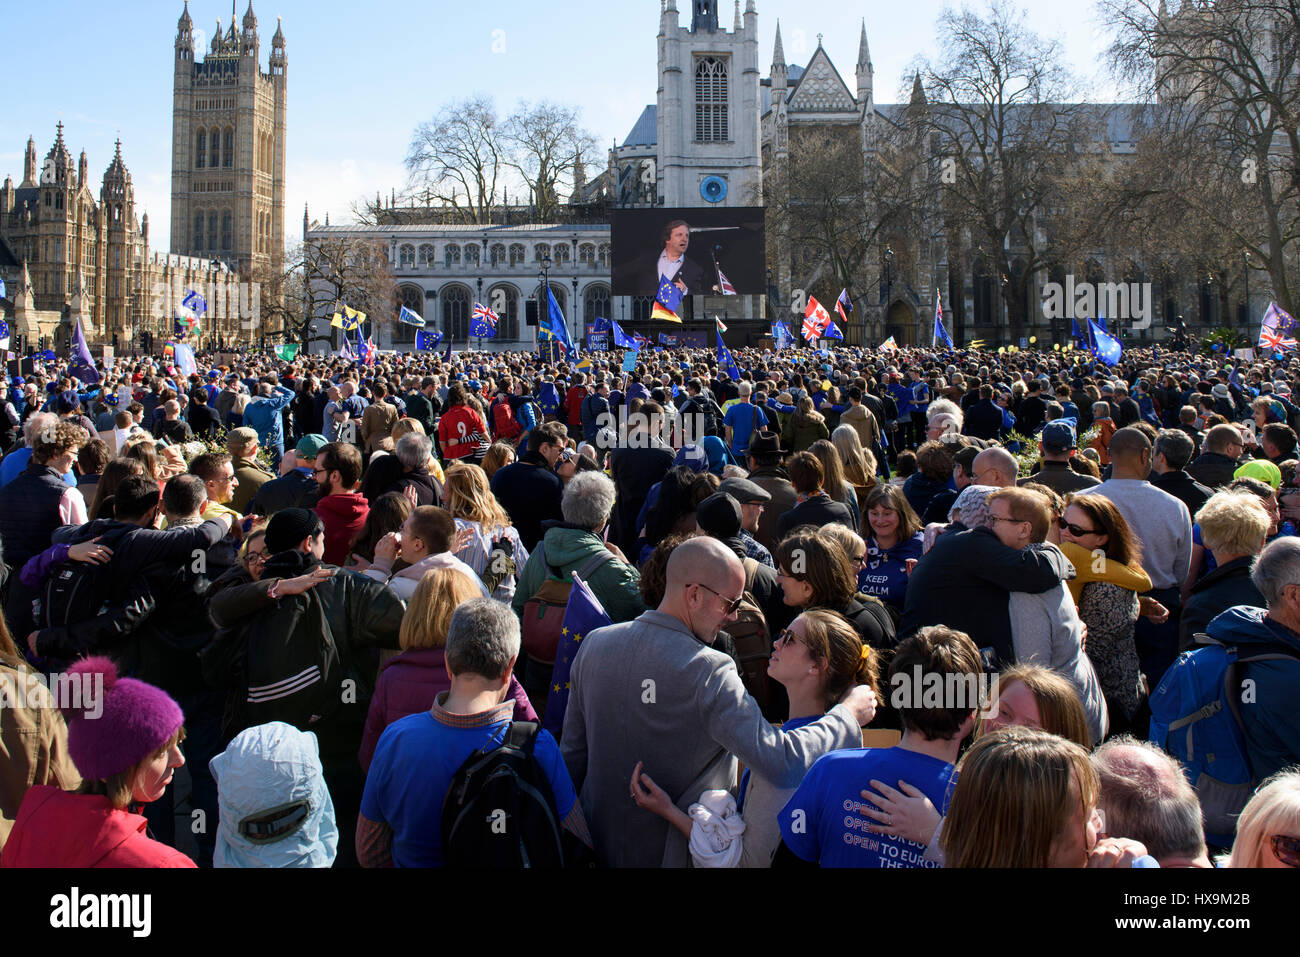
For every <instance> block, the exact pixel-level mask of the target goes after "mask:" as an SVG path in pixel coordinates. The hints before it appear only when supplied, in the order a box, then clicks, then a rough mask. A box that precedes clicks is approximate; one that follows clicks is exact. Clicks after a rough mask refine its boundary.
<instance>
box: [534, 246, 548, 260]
mask: <svg viewBox="0 0 1300 957" xmlns="http://www.w3.org/2000/svg"><path fill="white" fill-rule="evenodd" d="M550 255H551V247H550V246H549V245H547V244H546V243H538V244H537V246H536V247H535V248H534V249H533V258H534V259H535V260H536V261H537V262H541V261H542V260H543V259H546V258H547V257H548V256H550Z"/></svg>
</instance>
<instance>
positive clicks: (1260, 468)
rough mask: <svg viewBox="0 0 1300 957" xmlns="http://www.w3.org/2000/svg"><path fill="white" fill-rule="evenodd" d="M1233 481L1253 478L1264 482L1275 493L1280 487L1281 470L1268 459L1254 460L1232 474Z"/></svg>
mask: <svg viewBox="0 0 1300 957" xmlns="http://www.w3.org/2000/svg"><path fill="white" fill-rule="evenodd" d="M1232 477H1233V478H1234V479H1239V478H1253V479H1258V480H1259V481H1261V482H1265V483H1267V484H1268V485H1271V486H1272V487H1273V491H1274V492H1276V491H1277V490H1278V489H1279V488H1281V487H1282V470H1281V469H1280V468H1278V467H1277V466H1276V465H1274V464H1273V463H1272V462H1270V461H1268V459H1255V461H1253V462H1247V463H1246V464H1245V465H1243V466H1242V467H1241V468H1239V469H1237V471H1235V472H1233V473H1232Z"/></svg>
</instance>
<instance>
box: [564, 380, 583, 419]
mask: <svg viewBox="0 0 1300 957" xmlns="http://www.w3.org/2000/svg"><path fill="white" fill-rule="evenodd" d="M586 397H587V390H586V388H585V387H583V386H580V385H575V386H574V387H573V388H571V389H570V390H569V395H568V397H567V398H566V399H565V400H564V404H565V406H566V407H567V408H568V410H569V427H570V428H581V427H582V400H583V399H585V398H586Z"/></svg>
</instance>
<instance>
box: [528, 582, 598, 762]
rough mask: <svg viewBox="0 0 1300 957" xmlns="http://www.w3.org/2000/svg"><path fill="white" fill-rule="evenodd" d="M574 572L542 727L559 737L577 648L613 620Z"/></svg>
mask: <svg viewBox="0 0 1300 957" xmlns="http://www.w3.org/2000/svg"><path fill="white" fill-rule="evenodd" d="M572 575H573V591H571V592H570V593H569V604H568V606H567V607H566V608H565V609H564V622H563V624H562V625H561V626H560V644H559V646H558V647H557V648H556V649H555V670H554V671H552V672H551V687H550V691H549V693H548V694H547V696H546V717H545V719H544V720H543V721H542V727H543V728H545V729H546V730H547V731H549V732H551V734H553V735H555V736H556V737H557V738H558V737H559V736H560V732H561V731H563V730H564V712H565V711H566V710H567V709H568V707H569V693H570V691H571V690H572V689H571V687H570V683H569V675H570V673H571V672H572V671H573V659H574V658H576V657H577V656H578V648H579V646H580V645H581V644H582V642H583V640H584V639H585V638H586V637H587V636H588V635H590V634H591V633H592V632H593V631H595V630H596V629H597V628H604V627H606V626H608V625H611V624H613V622H611V621H610V619H609V615H607V614H606V613H605V609H604V608H602V607H601V604H600V602H599V601H598V600H597V599H596V596H595V595H594V594H592V591H591V589H590V588H589V587H587V583H586V582H584V581H583V580H582V579H581V578H579V577H578V574H577V572H573V573H572Z"/></svg>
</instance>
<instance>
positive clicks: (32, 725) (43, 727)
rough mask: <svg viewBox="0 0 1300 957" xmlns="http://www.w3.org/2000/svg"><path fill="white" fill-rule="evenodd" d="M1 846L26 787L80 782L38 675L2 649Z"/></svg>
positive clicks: (62, 728) (59, 718) (62, 729)
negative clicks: (3, 652)
mask: <svg viewBox="0 0 1300 957" xmlns="http://www.w3.org/2000/svg"><path fill="white" fill-rule="evenodd" d="M0 695H2V696H3V701H2V702H0V852H3V850H4V844H5V841H7V840H8V839H9V832H10V830H12V828H13V826H14V819H15V818H16V817H17V815H18V806H19V805H20V804H22V803H23V796H24V795H25V794H26V793H27V789H28V788H30V787H33V786H34V785H37V784H48V785H51V786H53V787H57V788H62V789H63V790H65V791H72V790H75V789H76V788H77V787H79V786H80V784H81V775H79V774H78V773H77V769H76V767H75V766H74V765H73V763H72V758H70V757H69V756H68V728H67V725H65V724H64V723H63V715H62V714H61V713H60V712H59V711H58V709H57V708H55V707H54V701H53V698H52V697H51V696H50V692H49V690H48V689H47V688H46V687H45V685H44V684H43V683H42V680H41V678H40V676H38V675H37V673H36V672H35V671H33V670H32V669H31V668H29V667H28V666H27V664H26V663H25V662H21V661H18V660H17V659H15V658H11V657H9V656H8V655H4V654H0Z"/></svg>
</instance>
